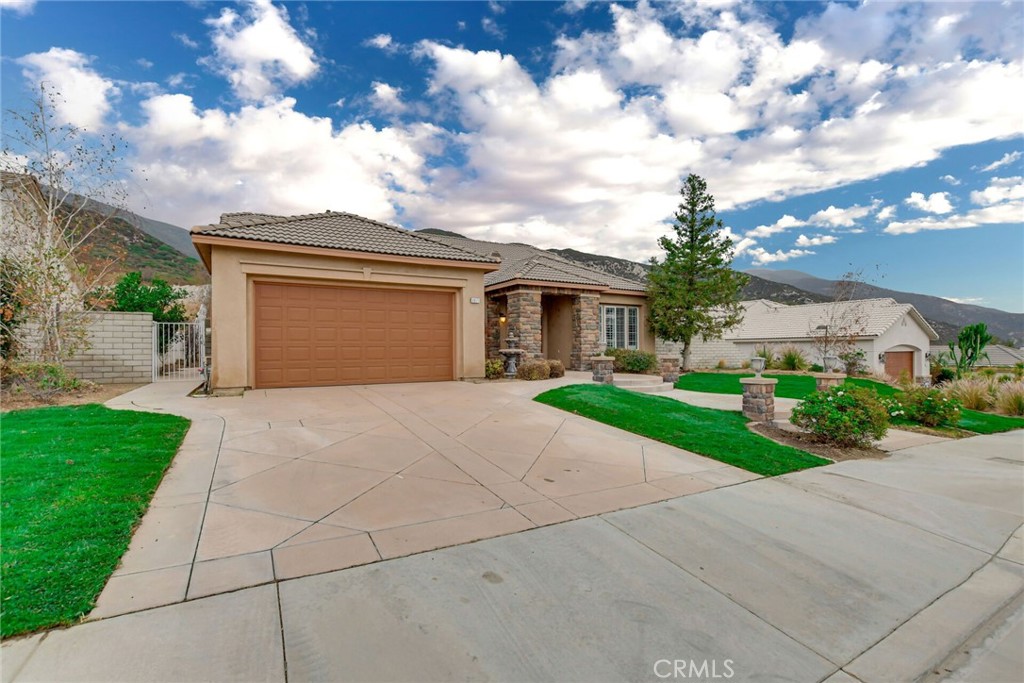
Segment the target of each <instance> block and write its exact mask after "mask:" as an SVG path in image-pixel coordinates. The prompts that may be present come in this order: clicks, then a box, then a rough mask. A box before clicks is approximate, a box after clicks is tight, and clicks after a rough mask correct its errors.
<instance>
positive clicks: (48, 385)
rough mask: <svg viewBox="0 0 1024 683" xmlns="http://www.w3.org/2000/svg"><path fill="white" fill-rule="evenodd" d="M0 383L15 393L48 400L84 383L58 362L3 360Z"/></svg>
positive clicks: (79, 387)
mask: <svg viewBox="0 0 1024 683" xmlns="http://www.w3.org/2000/svg"><path fill="white" fill-rule="evenodd" d="M0 384H2V386H3V388H4V389H5V390H6V391H10V392H12V393H15V394H20V393H27V394H28V395H29V396H31V397H32V398H34V399H37V400H40V401H50V400H52V399H53V398H54V397H56V396H57V395H58V394H64V393H67V392H70V391H78V390H79V389H81V388H83V386H84V383H83V382H82V380H80V379H78V378H77V377H75V376H74V374H72V373H71V371H70V370H68V369H67V368H65V367H64V366H63V365H61V364H60V363H20V362H5V363H4V364H3V371H2V374H0Z"/></svg>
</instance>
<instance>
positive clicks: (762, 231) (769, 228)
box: [746, 214, 807, 237]
mask: <svg viewBox="0 0 1024 683" xmlns="http://www.w3.org/2000/svg"><path fill="white" fill-rule="evenodd" d="M804 225H807V222H806V221H801V220H798V219H797V218H795V217H793V216H790V215H789V214H786V215H784V216H783V217H782V218H780V219H779V220H777V221H775V222H774V223H772V224H771V225H759V226H757V227H756V228H754V229H753V230H748V231H747V232H746V236H747V237H770V236H772V235H775V234H777V233H780V232H784V231H786V230H789V229H790V228H798V227H801V226H804Z"/></svg>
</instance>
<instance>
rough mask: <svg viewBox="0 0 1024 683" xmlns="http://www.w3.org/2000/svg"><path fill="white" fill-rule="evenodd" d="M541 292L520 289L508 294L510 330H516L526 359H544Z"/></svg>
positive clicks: (508, 323)
mask: <svg viewBox="0 0 1024 683" xmlns="http://www.w3.org/2000/svg"><path fill="white" fill-rule="evenodd" d="M540 314H541V306H540V290H539V289H529V288H525V287H523V288H520V289H516V290H513V291H511V292H509V293H508V314H507V317H508V322H507V323H506V324H507V325H508V326H509V329H513V330H515V333H516V336H517V337H518V338H519V348H521V349H522V350H523V351H525V352H526V356H525V358H526V359H530V358H542V357H543V354H544V352H543V346H542V342H543V337H542V330H541V315H540Z"/></svg>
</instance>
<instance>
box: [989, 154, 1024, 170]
mask: <svg viewBox="0 0 1024 683" xmlns="http://www.w3.org/2000/svg"><path fill="white" fill-rule="evenodd" d="M1020 158H1021V153H1020V152H1007V153H1006V154H1004V155H1003V156H1002V157H1000V158H999V159H997V160H996V161H993V162H992V163H991V164H989V165H988V166H986V167H985V168H983V169H981V171H982V173H987V172H989V171H994V170H996V169H997V168H1002V167H1003V166H1008V165H1010V164H1012V163H1014V162H1016V161H1018V160H1019V159H1020Z"/></svg>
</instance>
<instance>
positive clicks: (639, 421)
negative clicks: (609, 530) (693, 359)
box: [535, 384, 829, 476]
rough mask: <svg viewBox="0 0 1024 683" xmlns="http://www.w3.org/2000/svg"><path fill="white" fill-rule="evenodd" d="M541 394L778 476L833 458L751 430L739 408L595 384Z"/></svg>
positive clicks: (617, 423) (564, 405)
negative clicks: (704, 405) (705, 405)
mask: <svg viewBox="0 0 1024 683" xmlns="http://www.w3.org/2000/svg"><path fill="white" fill-rule="evenodd" d="M535 400H537V401H539V402H541V403H545V404H547V405H549V406H554V407H555V408H561V409H562V410H566V411H568V412H571V413H576V414H577V415H582V416H584V417H588V418H590V419H592V420H596V421H598V422H603V423H604V424H607V425H611V426H613V427H618V428H619V429H625V430H626V431H629V432H633V433H634V434H640V435H641V436H646V437H648V438H651V439H655V440H656V441H661V442H663V443H667V444H669V445H672V446H677V447H678V448H682V449H685V450H688V451H691V452H693V453H699V454H701V455H706V456H707V457H709V458H714V459H715V460H718V461H721V462H724V463H728V464H730V465H735V466H736V467H741V468H743V469H745V470H747V471H749V472H756V473H757V474H763V475H767V476H774V475H777V474H785V473H786V472H794V471H796V470H803V469H807V468H808V467H817V466H819V465H827V464H828V463H829V461H828V460H825V459H824V458H819V457H818V456H816V455H811V454H810V453H805V452H803V451H800V450H797V449H795V448H791V447H789V446H783V445H781V444H777V443H775V442H774V441H771V440H770V439H766V438H764V437H763V436H759V435H758V434H755V433H753V432H751V431H750V430H749V429H747V422H748V420H747V419H746V418H745V417H743V415H742V414H741V413H739V412H732V411H728V410H713V409H711V408H699V407H697V406H691V405H689V404H686V403H682V402H681V401H677V400H675V399H671V398H665V397H664V396H649V395H647V394H639V393H636V392H632V391H626V390H624V389H619V388H616V387H612V386H608V385H594V384H575V385H571V386H567V387H560V388H558V389H552V390H550V391H546V392H544V393H543V394H541V395H540V396H538V397H537V398H536V399H535Z"/></svg>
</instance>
